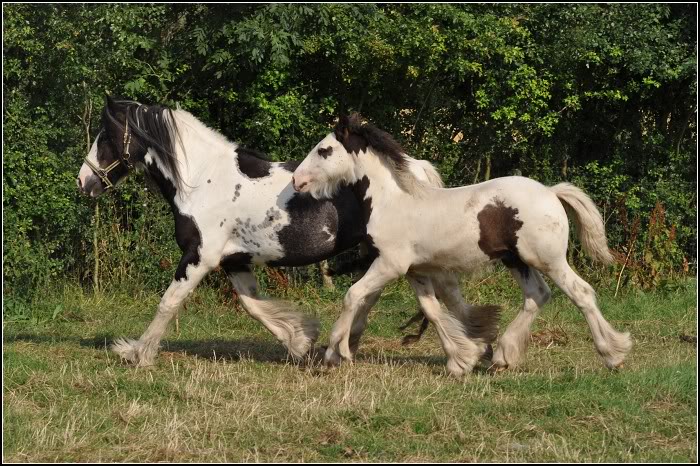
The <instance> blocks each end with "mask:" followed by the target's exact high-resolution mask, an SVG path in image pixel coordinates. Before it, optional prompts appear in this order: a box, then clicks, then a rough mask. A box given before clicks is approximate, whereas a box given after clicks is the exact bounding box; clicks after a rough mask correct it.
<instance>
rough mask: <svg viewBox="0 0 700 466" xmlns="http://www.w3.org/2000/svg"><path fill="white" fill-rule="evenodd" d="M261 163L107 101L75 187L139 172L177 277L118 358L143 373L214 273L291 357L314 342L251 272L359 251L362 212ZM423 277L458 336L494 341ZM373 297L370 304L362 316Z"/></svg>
mask: <svg viewBox="0 0 700 466" xmlns="http://www.w3.org/2000/svg"><path fill="white" fill-rule="evenodd" d="M260 155H261V154H259V153H257V152H254V151H251V150H247V149H244V148H242V147H240V146H239V145H238V144H235V143H232V142H230V141H228V140H227V139H226V138H225V137H223V136H222V135H221V134H219V133H217V132H215V131H214V130H212V129H210V128H208V127H206V126H205V125H204V124H203V123H201V122H200V121H199V120H197V119H196V118H195V117H194V116H192V115H191V114H190V113H188V112H186V111H183V110H179V109H178V110H171V109H169V108H166V107H163V106H159V105H150V106H147V105H142V104H139V103H138V102H132V101H115V100H113V99H110V98H107V103H106V105H105V108H104V109H103V112H102V125H101V128H100V131H99V134H98V136H97V138H96V139H95V142H94V143H93V145H92V148H91V149H90V152H89V153H88V155H87V157H86V158H85V163H84V164H83V166H82V167H81V169H80V173H79V176H78V180H77V183H78V187H79V188H80V190H81V191H82V192H83V193H85V194H89V195H90V196H93V197H96V196H99V195H100V194H102V193H104V192H105V191H107V190H109V189H110V188H112V187H113V186H115V185H116V184H117V183H118V182H120V181H121V180H122V179H124V178H125V177H126V176H127V174H128V173H129V172H130V171H131V170H132V169H133V168H141V169H143V170H144V171H145V173H146V175H147V176H148V177H150V178H151V179H152V180H153V181H154V182H155V183H156V184H157V185H158V186H159V188H160V191H161V193H162V195H163V196H164V197H165V199H166V201H167V202H168V203H169V205H170V207H171V209H172V212H173V215H174V217H175V236H176V239H177V244H178V246H179V247H180V249H181V251H182V257H181V259H180V262H179V264H178V266H177V269H176V271H175V277H174V279H173V281H172V282H171V284H170V286H169V287H168V289H167V291H166V292H165V294H164V295H163V297H162V299H161V301H160V304H159V306H158V310H157V312H156V315H155V318H154V319H153V321H152V322H151V324H150V325H149V326H148V328H147V329H146V331H145V332H144V333H143V335H141V337H140V338H139V339H138V340H131V339H120V340H117V341H116V342H115V343H114V344H113V346H112V349H113V350H114V351H116V352H117V353H118V354H119V355H120V356H121V357H123V358H124V359H126V360H128V361H131V362H133V363H135V364H137V365H140V366H145V365H151V364H153V363H154V360H155V357H156V355H157V352H158V348H159V344H160V341H161V339H162V337H163V334H164V333H165V331H166V328H167V325H168V323H169V322H170V320H171V319H172V318H173V317H174V316H175V314H176V313H177V311H178V309H179V307H180V305H181V304H182V302H183V300H184V299H185V298H186V297H187V295H188V294H189V293H191V292H192V291H193V290H194V289H195V287H196V286H197V284H198V283H199V282H200V281H201V280H202V279H203V278H204V277H205V276H206V275H207V274H208V273H209V272H210V271H211V270H212V269H214V268H216V267H217V266H219V265H220V266H221V267H222V268H223V269H224V271H225V272H226V274H227V275H228V277H229V279H230V280H231V283H232V284H233V286H234V288H235V289H236V291H237V292H238V294H239V296H240V299H241V301H242V303H243V306H244V307H245V309H246V311H247V312H248V313H249V314H250V315H251V316H252V317H254V318H255V319H257V320H259V321H260V322H261V323H262V324H263V325H264V326H265V327H266V328H267V329H268V330H270V332H272V333H273V334H274V335H275V337H276V338H277V339H278V340H279V341H281V342H282V343H283V344H284V345H285V346H286V347H287V349H288V351H289V352H290V353H291V355H292V356H294V357H301V356H303V355H304V354H306V353H307V351H308V350H309V349H310V348H311V346H312V345H313V344H314V342H315V340H316V339H317V337H318V333H319V321H318V319H316V318H315V317H313V316H308V315H304V314H302V313H300V312H298V311H296V310H295V309H294V308H293V306H292V305H291V304H290V303H287V302H285V301H280V300H271V299H266V298H263V297H261V296H259V295H258V293H257V283H256V280H255V276H254V275H253V273H252V270H251V266H252V265H253V264H267V265H272V266H301V265H308V264H312V263H315V262H318V261H320V260H323V259H327V258H329V257H331V256H333V255H335V254H337V253H338V252H340V251H343V250H346V249H348V248H350V247H353V246H355V245H357V244H358V243H359V242H360V241H361V240H363V239H364V238H365V224H364V222H363V221H362V217H361V212H362V210H361V206H360V202H358V201H357V196H356V195H355V194H354V193H353V192H352V190H351V189H350V188H346V189H343V190H340V191H338V193H337V194H336V195H335V196H333V197H331V198H330V199H327V200H316V199H313V198H310V197H308V196H304V195H299V194H297V193H296V192H295V191H294V189H293V188H292V185H291V183H290V178H291V174H292V172H293V171H294V169H295V168H296V166H297V165H298V162H284V163H272V162H269V161H267V160H265V159H264V158H261V156H260ZM407 164H408V165H409V167H410V168H408V169H409V170H411V171H412V172H413V173H414V175H415V176H416V177H417V178H419V179H422V180H424V181H425V182H426V183H429V184H433V185H440V184H441V181H440V177H439V175H438V174H437V172H436V171H435V170H434V169H433V167H432V166H431V165H430V164H429V163H427V162H423V161H420V160H415V159H407ZM432 278H433V281H434V282H435V283H434V285H435V287H436V289H437V290H438V295H439V297H440V299H442V300H443V301H444V302H445V304H446V305H447V306H448V308H450V309H451V310H452V312H453V314H454V315H455V316H456V317H454V318H457V319H460V320H464V321H465V328H466V331H468V332H470V335H471V336H472V337H474V338H476V339H477V340H479V339H480V341H483V342H484V344H486V343H488V342H489V340H492V339H493V337H494V335H493V328H492V327H493V326H495V324H493V325H492V323H490V321H489V320H488V318H485V319H481V318H480V309H482V308H481V307H471V306H469V305H468V304H466V303H465V302H464V300H463V299H462V296H461V294H460V292H459V287H458V283H457V281H456V279H455V277H454V276H452V275H449V274H445V273H436V274H434V275H433V277H432ZM377 298H378V295H377V296H371V297H369V298H368V300H367V303H366V306H365V307H366V311H367V312H368V311H369V308H371V306H372V305H373V304H374V302H375V301H376V299H377ZM483 309H488V307H486V308H483ZM366 322H367V319H366V313H365V315H364V317H363V318H361V319H358V320H357V321H356V322H354V324H353V330H352V334H353V338H352V347H353V349H354V350H356V349H357V345H358V344H359V338H360V335H361V334H362V331H363V330H364V327H365V325H366ZM355 337H356V338H355ZM483 349H484V348H483V345H482V350H483Z"/></svg>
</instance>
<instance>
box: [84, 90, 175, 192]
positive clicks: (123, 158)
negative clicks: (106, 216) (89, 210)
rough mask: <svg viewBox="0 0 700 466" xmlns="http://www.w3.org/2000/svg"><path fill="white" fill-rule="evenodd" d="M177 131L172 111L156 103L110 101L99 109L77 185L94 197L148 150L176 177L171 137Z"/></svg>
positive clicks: (128, 169)
mask: <svg viewBox="0 0 700 466" xmlns="http://www.w3.org/2000/svg"><path fill="white" fill-rule="evenodd" d="M176 133H177V128H176V126H175V120H174V119H173V116H172V111H171V110H170V109H168V108H165V107H161V106H158V105H154V106H150V107H149V106H145V105H141V104H139V103H138V102H132V101H125V100H120V101H117V100H113V99H112V98H110V97H109V96H108V97H107V99H106V103H105V107H104V109H103V110H102V119H101V125H100V129H99V132H98V134H97V137H96V138H95V141H94V142H93V144H92V147H91V148H90V152H89V153H88V155H87V157H85V162H84V163H83V165H82V167H80V172H79V173H78V179H77V183H78V188H79V189H80V191H81V192H83V193H84V194H89V195H90V196H92V197H97V196H99V195H100V194H102V193H103V192H105V191H107V190H108V189H110V188H112V187H113V186H115V185H116V184H117V183H119V182H121V181H122V180H123V179H124V178H126V176H127V175H128V174H129V172H130V171H131V170H132V169H133V168H134V167H135V166H138V165H143V164H144V159H145V157H146V154H147V153H148V152H149V151H152V152H153V154H154V155H158V156H159V160H160V161H161V163H163V164H164V165H165V167H166V168H167V169H168V170H169V172H170V173H171V174H173V176H174V178H175V179H176V180H177V179H178V176H177V175H178V170H177V164H176V163H175V151H174V149H175V143H174V138H175V135H176Z"/></svg>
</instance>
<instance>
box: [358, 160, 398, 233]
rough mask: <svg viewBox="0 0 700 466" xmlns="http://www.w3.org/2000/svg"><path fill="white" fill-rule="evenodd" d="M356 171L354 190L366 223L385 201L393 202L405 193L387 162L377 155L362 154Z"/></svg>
mask: <svg viewBox="0 0 700 466" xmlns="http://www.w3.org/2000/svg"><path fill="white" fill-rule="evenodd" d="M354 171H355V174H354V175H355V180H356V181H355V182H354V183H353V184H352V190H353V192H354V193H355V196H356V197H357V200H358V201H359V202H360V205H361V206H362V210H363V213H364V217H365V222H366V221H367V220H368V219H369V215H370V213H371V211H372V210H375V211H376V209H377V208H381V207H380V206H381V205H382V204H384V201H389V202H391V201H392V200H394V199H395V198H396V197H397V196H401V195H402V193H403V191H402V190H401V188H400V187H399V185H398V183H397V181H396V178H395V175H394V173H393V172H392V171H391V169H390V168H389V167H388V166H387V162H385V161H384V160H382V159H381V158H380V157H379V156H377V155H376V154H373V153H371V152H362V153H360V154H359V155H358V156H357V158H356V161H355V167H354ZM403 194H405V193H403Z"/></svg>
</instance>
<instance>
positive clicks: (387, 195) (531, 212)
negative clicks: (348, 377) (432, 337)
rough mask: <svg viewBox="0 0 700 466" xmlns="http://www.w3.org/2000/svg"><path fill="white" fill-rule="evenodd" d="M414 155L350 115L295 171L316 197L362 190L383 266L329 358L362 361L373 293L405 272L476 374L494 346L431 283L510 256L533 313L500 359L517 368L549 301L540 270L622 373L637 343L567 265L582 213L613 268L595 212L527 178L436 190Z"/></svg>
mask: <svg viewBox="0 0 700 466" xmlns="http://www.w3.org/2000/svg"><path fill="white" fill-rule="evenodd" d="M408 160H409V159H408V158H407V155H406V154H405V153H404V151H403V149H402V148H401V147H400V145H399V144H398V143H397V142H396V141H395V140H394V139H393V138H392V137H391V136H390V135H389V134H387V133H386V132H384V131H381V130H379V129H377V128H375V127H374V126H372V125H369V124H362V121H361V119H360V117H359V115H357V114H353V115H352V116H350V117H349V118H348V117H343V118H341V119H340V121H339V123H338V125H337V126H336V128H335V130H334V132H333V133H331V134H329V135H328V136H326V137H325V138H324V139H323V140H322V141H321V142H319V143H318V144H317V145H316V146H315V147H314V149H313V150H312V151H311V152H310V153H309V154H308V155H307V157H306V159H305V160H304V161H303V162H302V163H301V164H300V165H299V166H298V167H297V168H296V170H295V171H294V175H293V178H292V180H293V184H294V188H295V189H296V190H297V191H300V192H308V193H310V194H311V196H313V197H314V198H316V199H324V198H327V197H329V196H332V195H333V194H334V193H336V192H337V191H338V190H339V189H340V188H341V187H342V186H345V185H350V186H352V187H353V189H354V192H355V195H356V196H357V197H358V201H360V202H361V204H362V208H363V218H364V221H365V222H366V229H367V236H366V242H367V243H368V244H369V245H370V246H371V249H372V251H373V256H374V257H375V259H374V262H373V263H372V265H371V266H370V268H369V270H368V271H367V273H366V274H365V275H364V277H363V278H362V279H361V280H359V281H358V282H357V283H356V284H355V285H353V286H352V287H351V288H350V290H349V291H348V293H347V295H346V297H345V300H344V302H343V312H342V314H341V316H340V318H339V319H338V321H337V322H336V324H335V325H334V327H333V331H332V334H331V338H330V344H329V346H328V349H327V351H326V354H325V359H326V362H327V363H329V364H337V363H339V362H340V360H341V358H342V359H351V357H352V354H351V352H350V351H349V346H348V342H349V338H348V337H349V335H350V331H351V328H352V326H353V322H354V321H355V319H356V316H357V315H358V313H361V312H364V304H363V303H364V302H365V301H366V300H367V298H368V297H370V296H371V297H373V301H374V297H376V296H377V295H378V294H379V293H381V290H382V289H383V288H384V287H385V286H386V285H387V284H388V283H389V282H390V281H392V280H394V279H396V278H398V277H400V276H401V275H406V278H407V279H408V281H409V282H410V284H411V286H412V287H413V288H414V290H415V292H416V293H417V295H418V296H419V301H420V304H421V306H422V308H423V310H424V312H425V314H426V316H427V317H428V319H430V320H431V321H432V322H433V323H434V324H435V325H436V327H437V329H438V333H439V336H440V339H441V341H442V345H443V347H444V350H445V352H446V354H447V357H448V363H447V367H448V370H449V371H450V372H452V373H453V374H456V375H459V374H463V373H465V372H468V371H470V370H471V369H472V368H473V366H474V365H475V364H476V362H477V360H478V357H479V352H480V351H482V350H483V347H482V346H481V344H480V343H479V342H474V341H471V340H470V339H469V338H467V337H465V336H464V332H463V331H461V329H460V323H459V322H457V321H456V320H455V319H453V318H451V316H449V315H448V314H445V313H444V312H442V311H441V309H440V305H439V303H438V301H437V300H436V295H435V289H434V287H433V286H432V284H431V283H430V280H428V279H427V276H428V275H429V274H431V273H434V272H435V271H442V270H457V271H467V270H474V269H477V268H479V267H482V266H484V265H486V264H487V263H489V262H493V261H496V260H500V261H502V262H503V264H505V266H506V267H507V268H508V269H509V270H510V272H511V274H512V275H513V277H514V278H515V280H516V281H517V282H518V284H519V285H520V287H521V288H522V291H523V296H524V301H525V302H524V304H523V308H522V310H521V311H520V313H519V314H518V316H517V317H516V319H515V320H514V321H513V322H512V323H511V324H510V326H509V327H508V328H507V329H506V331H505V333H504V334H503V336H502V337H501V338H500V341H499V344H498V348H497V349H496V352H495V354H494V358H493V363H494V364H495V365H496V366H497V367H503V368H505V367H508V366H513V365H516V364H517V363H518V362H519V360H520V359H521V356H522V355H523V353H524V351H525V349H526V346H527V342H528V338H529V330H530V325H531V324H532V322H533V320H534V319H535V316H536V315H537V313H538V311H539V309H540V307H542V306H543V305H544V304H545V303H546V302H547V301H548V300H549V298H550V290H549V288H548V286H547V284H546V283H545V281H544V280H543V278H542V276H541V275H540V272H542V273H544V274H546V275H547V276H549V277H550V278H551V279H552V280H553V281H554V283H556V284H557V286H559V287H560V288H561V289H562V290H563V291H564V293H566V295H567V296H568V297H569V298H570V299H571V300H572V301H573V302H574V304H576V306H577V307H578V308H579V309H580V310H581V312H582V313H583V314H584V316H585V317H586V320H587V321H588V325H589V327H590V329H591V332H592V334H593V341H594V344H595V347H596V349H597V351H598V353H599V354H600V355H601V356H602V358H603V360H604V361H605V365H606V366H608V367H609V368H615V367H619V366H621V365H622V363H623V360H624V358H625V355H626V354H627V353H628V351H629V350H630V348H631V346H632V342H631V340H630V337H629V334H628V333H619V332H617V331H616V330H615V329H613V327H612V326H611V325H610V324H609V323H608V322H607V321H606V320H605V318H604V317H603V315H602V314H601V312H600V310H599V309H598V306H597V304H596V298H595V292H594V290H593V288H592V287H591V286H590V285H589V284H588V283H586V282H585V281H584V280H583V279H582V278H581V277H579V276H578V275H577V274H576V273H575V272H574V271H573V270H572V269H571V267H569V264H568V263H567V261H566V250H567V245H568V237H569V223H568V218H567V214H566V211H565V210H564V206H566V207H568V208H569V209H570V211H571V212H572V214H573V220H574V222H575V223H576V224H577V226H578V231H579V236H580V238H581V243H582V244H583V247H584V249H585V250H586V251H587V252H588V253H589V254H590V255H591V256H592V257H593V258H594V259H597V260H599V261H601V262H604V263H605V262H610V261H611V260H612V256H611V254H610V252H609V250H608V247H607V241H606V238H605V230H604V226H603V221H602V218H601V216H600V213H599V212H598V210H597V209H596V207H595V204H593V202H592V201H591V200H590V199H589V197H588V196H587V195H586V194H585V193H584V192H583V191H581V190H580V189H578V188H576V187H575V186H573V185H571V184H568V183H561V184H558V185H556V186H553V187H546V186H543V185H542V184H540V183H538V182H536V181H534V180H531V179H528V178H523V177H505V178H497V179H494V180H491V181H487V182H484V183H480V184H477V185H473V186H466V187H460V188H453V189H442V188H435V187H430V186H428V185H426V184H425V183H423V182H421V181H420V180H418V179H417V178H416V177H415V176H413V175H412V173H411V172H410V171H409V170H407V167H408Z"/></svg>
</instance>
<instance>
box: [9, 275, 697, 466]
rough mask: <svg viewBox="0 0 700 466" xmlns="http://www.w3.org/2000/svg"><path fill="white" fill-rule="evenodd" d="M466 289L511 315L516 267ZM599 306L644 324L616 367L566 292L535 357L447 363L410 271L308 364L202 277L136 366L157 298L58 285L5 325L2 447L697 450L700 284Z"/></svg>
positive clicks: (681, 456) (260, 456)
mask: <svg viewBox="0 0 700 466" xmlns="http://www.w3.org/2000/svg"><path fill="white" fill-rule="evenodd" d="M463 290H464V291H465V294H466V296H467V298H468V299H469V300H470V302H476V303H480V304H485V303H494V304H502V305H503V306H504V312H503V320H502V327H501V329H502V330H503V329H504V328H505V325H506V324H507V323H508V322H510V321H511V320H512V319H513V317H514V316H515V314H516V312H517V309H518V307H519V305H520V296H519V291H518V290H517V289H516V288H515V286H514V284H513V283H512V282H510V281H506V280H504V273H503V272H499V271H496V272H493V273H492V274H491V275H488V276H485V277H482V278H481V279H479V280H478V283H477V281H471V282H467V283H465V285H464V287H463ZM344 291H345V289H339V290H338V291H336V292H328V291H323V290H318V289H314V288H311V287H307V288H306V289H302V290H292V291H289V292H288V293H287V299H292V300H294V301H297V302H299V303H300V304H301V306H302V307H303V308H305V309H306V310H307V311H308V312H312V313H316V314H317V315H318V316H319V317H321V319H322V321H323V333H322V335H321V339H320V343H321V344H323V343H325V342H326V341H327V337H328V332H329V330H330V328H331V325H332V322H333V321H334V320H335V318H336V317H337V315H338V312H339V310H340V303H341V298H342V294H343V292H344ZM599 293H600V302H601V308H602V310H603V314H604V315H605V316H606V318H608V319H609V320H610V322H611V323H612V324H613V325H614V326H615V327H616V328H618V329H620V330H628V331H630V332H631V333H632V337H633V339H634V342H635V346H634V348H633V350H632V352H631V354H630V355H629V358H628V360H627V362H626V365H625V367H624V369H623V370H621V371H619V372H611V371H608V370H607V369H605V368H604V366H603V364H602V362H601V360H600V358H599V357H598V355H597V354H596V352H595V350H594V348H593V343H592V339H591V336H590V332H589V330H588V327H587V326H586V323H585V320H584V318H583V317H582V316H581V315H580V313H579V312H578V310H577V309H576V308H575V307H574V306H573V305H572V304H571V303H570V302H569V301H568V300H567V299H566V298H565V297H564V296H563V295H562V293H561V292H560V291H559V290H558V289H556V290H554V297H553V300H552V302H551V303H550V304H548V305H547V307H546V308H545V309H544V310H543V312H542V313H541V314H540V318H539V319H538V320H537V322H536V324H535V327H534V329H533V330H534V336H533V339H532V341H531V344H530V349H529V352H528V355H527V359H526V361H525V362H524V363H523V365H522V366H521V367H520V368H518V369H516V370H510V371H506V372H503V373H499V374H495V375H491V374H489V373H487V372H486V371H485V370H483V369H481V370H477V371H475V372H474V373H473V374H471V375H470V376H468V377H465V378H463V379H456V378H453V377H450V376H448V375H447V374H446V370H445V367H444V366H445V358H444V356H443V353H442V350H441V348H440V345H439V342H438V339H437V337H436V335H435V331H434V330H433V329H432V328H431V329H429V330H428V332H427V333H426V335H425V337H424V339H423V340H422V341H420V342H419V343H417V344H415V345H413V346H409V347H402V346H401V345H400V340H401V333H400V332H399V331H398V330H397V327H398V326H399V325H400V324H401V323H402V322H403V321H404V320H406V319H408V318H409V317H410V316H411V315H413V313H414V310H415V307H416V306H415V300H414V297H413V296H412V294H411V293H410V292H409V290H408V287H407V285H406V284H405V283H403V282H400V283H397V284H395V285H392V286H391V287H389V288H388V289H387V290H386V291H385V293H384V295H383V297H382V300H381V301H380V303H379V305H378V308H377V309H375V310H374V311H373V312H372V315H371V316H370V325H369V328H368V331H367V333H366V336H365V338H364V340H363V343H362V346H361V348H360V353H359V355H358V360H357V361H356V362H355V364H353V365H344V366H342V367H340V368H337V369H332V370H326V369H324V368H323V367H321V366H319V365H318V364H314V363H310V362H309V363H307V364H294V363H293V362H291V361H289V360H288V359H287V357H286V353H285V351H284V350H283V348H282V346H281V345H280V344H278V343H277V342H276V340H275V339H274V338H273V337H272V336H271V335H270V334H268V333H267V332H266V330H265V329H264V328H263V327H262V326H261V325H260V324H258V323H257V322H256V321H254V320H253V319H251V318H250V317H248V316H247V315H246V314H245V313H244V312H242V311H241V310H240V309H235V310H234V308H235V305H234V303H232V302H231V300H230V299H229V300H228V302H226V301H227V300H226V299H224V298H223V297H222V296H221V294H220V293H218V292H216V291H212V290H207V289H205V288H202V289H200V290H198V291H197V292H196V293H195V294H194V295H193V296H192V298H191V299H190V300H189V301H188V305H187V309H186V310H185V311H182V312H181V314H180V322H179V324H180V331H179V333H178V332H176V330H175V328H174V326H171V328H170V330H169V332H168V334H167V336H166V340H165V341H164V343H163V349H162V351H161V354H160V356H159V360H158V364H157V366H155V367H153V368H148V369H135V368H133V367H129V366H127V365H125V364H123V363H121V362H120V361H119V360H118V358H117V357H115V355H113V354H111V353H110V352H109V351H107V350H106V349H105V342H109V341H110V340H111V339H113V338H115V337H118V336H130V337H137V336H138V335H140V334H141V332H142V331H143V330H144V329H145V327H146V326H147V324H148V323H149V322H150V320H151V318H152V316H153V313H154V312H155V309H156V306H157V303H158V301H159V298H160V297H159V296H158V295H157V294H155V293H153V294H147V293H143V294H139V293H118V292H112V293H108V294H100V295H97V296H95V295H91V294H90V295H88V294H84V293H83V292H82V291H81V290H80V289H79V288H75V287H69V288H66V289H65V290H64V291H62V292H54V293H47V296H46V299H45V301H44V302H42V303H40V304H37V305H36V306H35V308H33V309H30V310H29V312H28V313H27V314H26V315H24V316H22V317H21V318H9V319H8V318H7V314H6V318H5V322H4V326H3V328H4V341H3V343H4V347H3V356H4V366H3V367H4V371H3V375H4V388H3V420H4V424H3V425H4V427H3V429H4V432H3V433H4V458H3V459H4V460H5V461H15V462H25V461H27V462H28V461H33V462H37V461H77V462H86V461H148V462H155V461H193V462H194V461H199V462H205V461H212V462H218V461H285V462H297V461H308V462H320V461H330V462H343V461H415V462H418V461H421V462H423V461H425V462H430V461H445V462H474V461H484V462H486V461H548V462H554V461H556V462H567V461H569V462H593V461H595V462H599V461H611V462H665V461H673V462H696V460H697V362H696V361H697V349H696V345H695V343H689V342H686V341H683V340H682V339H681V338H680V336H681V335H692V336H695V335H696V328H697V317H696V316H697V308H696V283H695V281H687V282H684V283H680V284H678V285H677V286H673V287H667V288H666V289H665V290H664V291H656V292H653V293H642V292H638V291H626V292H625V293H621V294H619V295H618V296H617V297H613V295H612V292H610V291H607V290H603V289H600V288H599Z"/></svg>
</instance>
